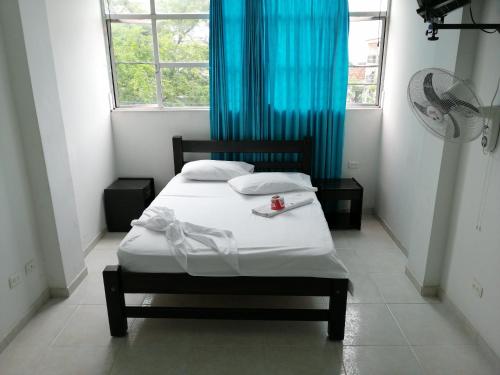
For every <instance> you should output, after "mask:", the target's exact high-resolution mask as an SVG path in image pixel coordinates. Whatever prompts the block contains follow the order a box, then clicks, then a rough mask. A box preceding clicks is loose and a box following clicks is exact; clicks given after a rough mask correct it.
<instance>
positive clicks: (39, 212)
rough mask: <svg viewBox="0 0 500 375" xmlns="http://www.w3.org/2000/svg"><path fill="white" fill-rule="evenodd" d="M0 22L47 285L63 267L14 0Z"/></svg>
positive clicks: (1, 9) (2, 7)
mask: <svg viewBox="0 0 500 375" xmlns="http://www.w3.org/2000/svg"><path fill="white" fill-rule="evenodd" d="M0 23H1V24H2V26H3V32H4V42H5V50H6V51H7V52H8V53H7V63H8V73H9V76H10V78H11V82H15V84H13V85H12V94H13V99H14V107H15V110H16V113H17V117H18V120H19V124H18V125H19V130H20V132H21V136H22V142H23V148H24V156H25V159H26V164H27V171H28V178H29V185H30V188H31V194H32V196H33V201H34V202H33V205H34V209H35V219H36V222H37V225H36V228H37V230H38V235H39V240H40V246H41V248H42V249H43V253H44V254H46V256H47V257H49V258H51V262H49V263H45V270H46V273H47V280H48V283H49V286H52V287H58V286H61V285H64V283H65V277H64V270H63V265H62V260H61V259H60V253H59V239H58V236H57V228H56V223H55V217H54V210H53V207H52V199H51V195H50V187H49V181H48V176H47V170H46V165H45V157H44V154H43V148H42V142H41V139H40V131H39V128H38V119H37V114H36V108H35V103H34V100H33V92H32V87H31V79H30V74H29V69H28V63H27V56H26V50H25V45H24V34H23V29H22V25H21V18H20V14H19V7H18V3H17V1H4V2H0ZM39 266H40V268H42V265H39Z"/></svg>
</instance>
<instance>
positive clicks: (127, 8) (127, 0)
mask: <svg viewBox="0 0 500 375" xmlns="http://www.w3.org/2000/svg"><path fill="white" fill-rule="evenodd" d="M104 11H105V12H106V13H108V14H145V13H150V9H149V0H104Z"/></svg>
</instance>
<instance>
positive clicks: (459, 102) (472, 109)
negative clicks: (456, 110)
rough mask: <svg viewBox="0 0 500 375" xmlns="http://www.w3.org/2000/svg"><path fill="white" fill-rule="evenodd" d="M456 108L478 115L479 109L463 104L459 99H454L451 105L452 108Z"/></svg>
mask: <svg viewBox="0 0 500 375" xmlns="http://www.w3.org/2000/svg"><path fill="white" fill-rule="evenodd" d="M457 106H461V107H465V108H468V109H470V110H471V111H472V112H475V113H478V114H479V109H477V108H476V107H475V106H473V105H472V104H470V103H467V102H464V101H463V100H460V99H455V103H454V104H453V106H452V107H457Z"/></svg>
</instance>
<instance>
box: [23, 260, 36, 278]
mask: <svg viewBox="0 0 500 375" xmlns="http://www.w3.org/2000/svg"><path fill="white" fill-rule="evenodd" d="M35 268H36V265H35V261H34V260H33V259H31V260H30V261H28V262H27V263H26V264H25V265H24V272H25V273H26V275H29V274H30V273H32V272H33V271H34V270H35Z"/></svg>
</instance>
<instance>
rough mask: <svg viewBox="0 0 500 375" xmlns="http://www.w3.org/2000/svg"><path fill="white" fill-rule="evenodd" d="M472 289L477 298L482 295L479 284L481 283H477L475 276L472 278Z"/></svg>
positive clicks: (481, 288)
mask: <svg viewBox="0 0 500 375" xmlns="http://www.w3.org/2000/svg"><path fill="white" fill-rule="evenodd" d="M472 289H474V292H476V294H477V296H478V297H479V298H481V297H482V296H483V291H484V289H483V287H482V286H481V284H479V281H477V279H476V278H475V277H474V278H473V279H472Z"/></svg>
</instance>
